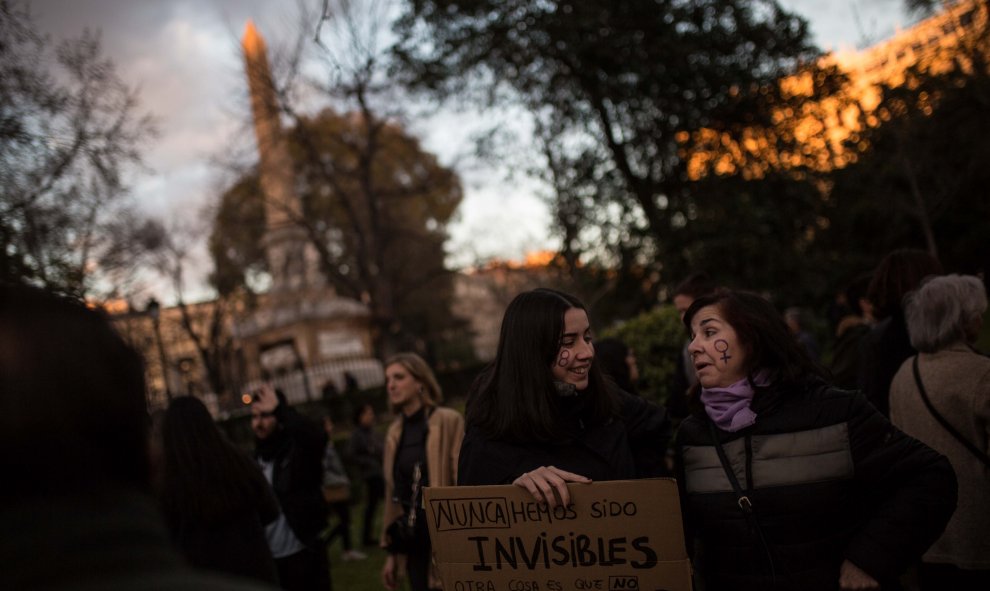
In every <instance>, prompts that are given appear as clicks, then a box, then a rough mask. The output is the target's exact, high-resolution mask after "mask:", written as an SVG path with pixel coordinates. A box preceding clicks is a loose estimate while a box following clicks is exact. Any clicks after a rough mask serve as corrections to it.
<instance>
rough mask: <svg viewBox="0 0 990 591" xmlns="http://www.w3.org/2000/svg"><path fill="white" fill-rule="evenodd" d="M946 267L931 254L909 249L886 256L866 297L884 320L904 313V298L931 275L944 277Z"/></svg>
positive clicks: (876, 313)
mask: <svg viewBox="0 0 990 591" xmlns="http://www.w3.org/2000/svg"><path fill="white" fill-rule="evenodd" d="M941 274H942V264H941V263H939V262H938V259H936V258H935V257H934V256H932V255H931V254H929V253H928V251H924V250H918V249H911V248H905V249H900V250H895V251H893V252H891V253H890V254H888V255H887V256H885V257H884V258H883V260H882V261H880V264H879V265H877V268H876V270H875V271H874V272H873V278H872V279H871V280H870V287H869V289H868V290H867V294H866V297H867V298H869V300H870V301H871V302H873V306H874V309H873V313H874V315H875V316H876V317H877V319H878V320H882V319H884V318H887V317H888V316H891V315H893V314H896V313H898V312H901V311H902V304H903V300H904V296H905V295H907V293H908V292H909V291H911V290H913V289H915V288H916V287H918V286H919V285H921V281H922V280H923V279H924V278H925V277H928V276H929V275H941Z"/></svg>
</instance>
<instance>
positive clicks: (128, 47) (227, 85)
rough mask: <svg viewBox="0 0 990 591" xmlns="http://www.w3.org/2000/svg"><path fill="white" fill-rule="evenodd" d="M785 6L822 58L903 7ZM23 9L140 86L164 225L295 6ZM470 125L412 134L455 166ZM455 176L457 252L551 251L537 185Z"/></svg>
mask: <svg viewBox="0 0 990 591" xmlns="http://www.w3.org/2000/svg"><path fill="white" fill-rule="evenodd" d="M781 3H782V5H783V6H785V7H786V8H788V9H790V10H792V11H795V12H797V13H799V14H802V15H804V16H805V17H806V18H808V20H809V21H810V23H811V27H812V32H813V33H814V35H815V39H816V41H817V42H818V44H819V45H821V46H823V47H826V48H828V47H832V48H839V47H850V46H855V45H857V44H860V42H862V41H863V38H864V37H866V38H867V39H870V40H872V41H876V40H878V39H880V38H882V37H885V36H888V35H889V34H891V33H893V31H894V28H895V26H896V25H897V24H900V23H905V22H906V21H907V18H906V17H905V16H904V12H903V4H904V0H849V1H847V2H843V1H840V2H822V1H821V0H781ZM312 4H313V5H315V6H318V5H319V2H317V1H316V0H313V2H312ZM30 7H31V11H32V13H33V14H34V16H35V18H36V20H37V22H38V23H39V26H40V28H41V29H42V31H44V32H47V33H50V34H51V35H52V36H53V38H55V39H62V38H67V37H76V36H78V35H79V34H80V33H81V32H82V29H83V28H87V27H88V28H90V29H100V30H101V31H102V38H103V42H104V50H105V54H106V55H107V56H109V57H111V58H113V60H114V61H115V63H116V64H117V66H118V68H119V73H120V75H121V77H122V78H123V79H124V80H125V81H126V82H127V83H128V84H129V85H132V86H133V85H138V86H139V87H140V89H141V103H142V106H143V108H144V109H145V110H147V111H150V112H152V113H153V114H154V115H155V116H156V117H157V119H158V122H159V128H160V131H161V135H160V136H159V137H158V138H157V139H156V140H154V142H153V143H152V144H151V145H150V146H149V149H148V151H147V153H146V162H147V165H148V166H149V168H150V172H147V173H143V174H142V175H141V176H140V177H139V178H138V179H137V181H136V183H135V185H134V193H135V196H136V197H137V198H138V199H139V201H140V203H141V204H142V205H143V206H144V207H145V208H146V209H147V210H148V211H149V212H151V213H153V214H155V215H159V216H163V217H166V218H167V217H170V216H178V215H182V214H186V215H188V214H190V213H192V212H196V211H197V210H198V209H199V208H200V207H201V206H202V205H203V204H205V203H208V202H209V201H211V200H213V199H215V197H216V190H217V178H218V174H219V173H218V171H217V170H216V168H215V167H213V166H211V164H210V162H211V159H213V158H214V157H217V156H218V155H222V154H226V153H230V152H232V151H235V150H238V151H241V152H243V151H244V150H245V149H250V148H251V147H252V146H253V142H254V138H253V135H252V133H251V130H250V127H248V126H246V121H247V119H246V117H247V113H248V105H247V90H246V83H245V80H244V74H243V66H242V63H241V57H240V45H239V37H240V34H241V32H242V31H243V27H244V24H245V22H246V21H247V20H248V19H253V20H254V21H255V23H256V24H257V25H258V27H259V29H260V30H261V31H262V33H263V34H264V35H265V37H266V39H268V41H269V47H278V46H286V45H288V44H289V43H290V42H291V39H292V37H291V36H292V34H293V33H292V32H293V30H294V29H295V28H296V16H295V14H296V12H295V4H294V3H290V2H280V1H270V0H269V1H266V0H207V1H204V0H171V1H165V0H156V1H153V2H141V1H133V0H72V1H71V2H66V1H64V0H32V1H31V2H30ZM286 7H289V8H288V9H287V8H286ZM476 117H477V116H476ZM469 119H470V118H469V117H463V116H456V115H446V114H442V115H440V116H438V117H435V118H431V119H429V120H427V121H413V122H411V127H412V129H413V131H414V132H418V134H419V135H420V137H421V138H422V140H423V144H424V146H425V147H426V148H427V149H428V150H431V151H433V152H435V153H437V154H438V155H439V157H440V158H441V161H443V162H444V163H447V164H450V163H458V162H460V159H461V156H463V155H464V154H466V153H468V152H470V149H471V147H470V145H469V143H470V142H469V136H470V132H471V130H472V127H471V125H470V121H469ZM238 132H240V133H238ZM232 142H233V143H235V144H236V145H231V143H232ZM458 166H459V165H458ZM461 172H462V175H463V177H464V179H465V200H464V203H463V205H462V207H461V211H460V215H459V219H458V221H457V222H456V223H455V224H454V226H453V227H452V228H451V234H452V238H453V241H452V244H453V248H454V249H455V250H457V251H462V252H463V251H468V250H470V251H474V252H476V253H477V254H478V255H480V256H483V257H484V256H502V257H518V256H520V255H521V254H522V252H523V251H525V250H529V249H534V248H546V247H548V246H552V245H553V244H555V242H553V241H552V240H551V239H550V238H549V237H548V229H547V228H548V225H549V223H550V214H549V212H548V210H547V208H546V206H545V204H544V203H543V202H542V201H541V200H540V199H538V198H537V197H536V196H535V189H534V186H533V184H532V183H525V182H510V181H507V180H505V177H504V175H503V174H500V173H499V172H497V171H495V172H493V171H482V170H476V169H464V170H461ZM455 260H456V258H455ZM457 262H458V263H461V264H466V263H468V262H470V261H467V260H465V259H463V258H462V259H460V260H457Z"/></svg>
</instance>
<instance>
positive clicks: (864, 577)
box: [839, 560, 880, 589]
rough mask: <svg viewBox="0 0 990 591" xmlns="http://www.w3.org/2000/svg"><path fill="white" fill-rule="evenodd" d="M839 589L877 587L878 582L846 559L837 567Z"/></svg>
mask: <svg viewBox="0 0 990 591" xmlns="http://www.w3.org/2000/svg"><path fill="white" fill-rule="evenodd" d="M839 588H840V589H879V588H880V583H878V582H877V580H876V579H874V578H873V577H871V576H870V575H868V574H866V573H865V572H863V570H862V569H861V568H859V567H858V566H856V565H855V564H853V563H851V562H849V561H848V560H843V561H842V566H841V567H840V568H839Z"/></svg>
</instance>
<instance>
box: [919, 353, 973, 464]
mask: <svg viewBox="0 0 990 591" xmlns="http://www.w3.org/2000/svg"><path fill="white" fill-rule="evenodd" d="M911 369H912V370H913V371H914V383H915V384H916V385H917V386H918V392H919V393H920V394H921V399H922V400H923V401H924V402H925V406H927V407H928V412H930V413H932V416H933V417H935V420H936V421H938V422H939V424H940V425H942V427H943V428H944V429H945V430H946V431H948V432H949V434H950V435H952V436H953V437H955V438H956V440H957V441H958V442H959V443H961V444H963V446H964V447H965V448H966V449H968V450H969V451H970V453H972V454H973V455H974V456H976V459H978V460H980V461H981V462H983V465H985V466H986V467H987V468H990V457H988V456H987V454H985V453H983V452H982V451H980V450H979V449H978V448H977V447H976V446H975V445H973V444H972V443H970V441H969V440H968V439H966V438H965V437H963V435H962V433H960V432H959V431H957V430H956V428H955V427H953V426H952V424H951V423H950V422H949V421H947V420H946V419H945V417H943V416H942V415H941V414H939V412H938V411H937V410H935V407H934V406H933V405H932V401H931V400H929V399H928V392H926V391H925V386H924V385H923V384H922V383H921V373H920V372H919V371H918V356H917V355H915V356H914V360H913V361H912V362H911Z"/></svg>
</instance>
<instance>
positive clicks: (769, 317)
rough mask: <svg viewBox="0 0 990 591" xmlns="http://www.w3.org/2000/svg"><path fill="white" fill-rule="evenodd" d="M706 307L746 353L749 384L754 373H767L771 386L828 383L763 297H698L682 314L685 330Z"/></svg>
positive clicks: (740, 294)
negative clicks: (815, 381) (732, 332)
mask: <svg viewBox="0 0 990 591" xmlns="http://www.w3.org/2000/svg"><path fill="white" fill-rule="evenodd" d="M707 306H716V307H717V308H718V310H719V312H720V313H721V314H722V316H723V317H724V318H725V321H726V322H727V323H729V325H730V326H732V328H733V330H735V331H736V337H737V338H738V339H739V342H740V344H741V345H742V346H743V349H744V350H745V351H746V363H745V367H744V369H745V370H746V376H747V377H748V378H749V380H750V382H752V381H753V378H754V376H755V374H756V372H758V371H768V372H769V373H770V380H771V383H777V384H782V385H790V384H796V383H799V382H802V381H804V380H807V379H808V378H809V377H812V376H817V377H819V378H822V379H828V373H827V372H826V371H825V369H823V368H822V367H821V366H819V365H818V364H817V363H815V362H814V361H812V360H811V358H810V357H808V354H807V353H806V352H805V351H804V348H803V347H801V345H800V344H799V343H798V342H797V340H796V339H795V338H794V335H792V334H791V333H790V331H789V330H788V329H787V324H786V323H785V322H784V318H783V317H782V316H781V315H780V312H778V311H777V309H776V308H774V306H773V304H771V303H770V302H769V301H768V300H767V299H766V298H764V297H763V296H760V295H758V294H755V293H749V292H745V291H735V290H729V289H720V290H718V291H716V292H715V293H713V294H710V295H706V296H702V297H700V298H698V299H696V300H694V302H692V304H691V306H690V307H689V308H688V309H687V311H686V312H685V313H684V325H685V326H687V327H688V330H690V329H691V320H692V319H693V318H694V315H695V314H697V313H698V310H701V309H702V308H705V307H707Z"/></svg>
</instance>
